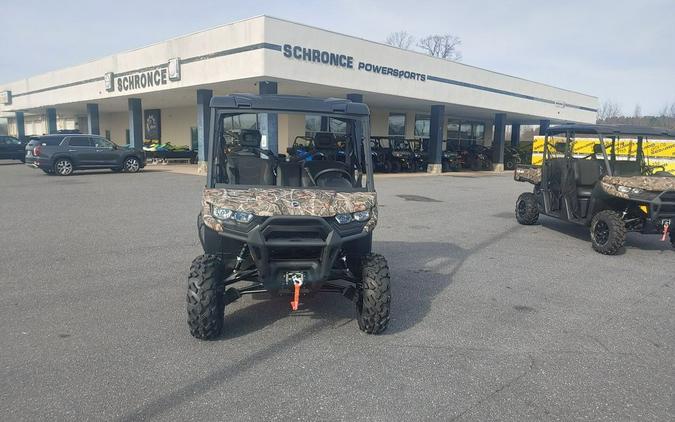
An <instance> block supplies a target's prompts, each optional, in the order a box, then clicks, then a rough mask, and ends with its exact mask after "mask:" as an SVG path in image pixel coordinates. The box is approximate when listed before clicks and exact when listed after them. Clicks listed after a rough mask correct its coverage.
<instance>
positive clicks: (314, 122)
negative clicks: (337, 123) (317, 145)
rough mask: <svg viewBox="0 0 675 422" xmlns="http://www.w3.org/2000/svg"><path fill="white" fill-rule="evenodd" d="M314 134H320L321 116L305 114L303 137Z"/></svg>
mask: <svg viewBox="0 0 675 422" xmlns="http://www.w3.org/2000/svg"><path fill="white" fill-rule="evenodd" d="M316 132H321V116H317V115H315V114H307V115H306V116H305V136H313V135H314V134H315V133H316Z"/></svg>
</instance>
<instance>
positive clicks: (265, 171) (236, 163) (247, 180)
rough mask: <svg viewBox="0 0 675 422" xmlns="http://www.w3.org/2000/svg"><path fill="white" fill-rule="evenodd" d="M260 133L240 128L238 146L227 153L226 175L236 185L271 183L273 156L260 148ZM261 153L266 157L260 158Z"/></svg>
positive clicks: (272, 182)
mask: <svg viewBox="0 0 675 422" xmlns="http://www.w3.org/2000/svg"><path fill="white" fill-rule="evenodd" d="M261 139H262V135H261V134H260V131H258V130H250V129H242V131H241V132H240V133H239V146H237V147H235V148H233V149H232V151H230V152H229V153H228V154H227V166H226V169H227V177H228V180H229V181H230V183H232V184H237V185H273V184H274V157H273V156H272V154H271V153H270V152H269V151H264V150H262V149H260V140H261ZM262 155H265V156H267V158H262Z"/></svg>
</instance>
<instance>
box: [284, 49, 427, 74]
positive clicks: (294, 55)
mask: <svg viewBox="0 0 675 422" xmlns="http://www.w3.org/2000/svg"><path fill="white" fill-rule="evenodd" d="M282 51H283V53H284V56H285V57H288V58H289V59H297V60H302V61H306V62H313V63H322V64H327V65H330V66H336V67H342V68H345V69H354V68H356V69H357V70H363V71H365V72H371V73H379V74H380V75H386V76H392V77H394V78H399V79H411V80H415V81H421V82H425V81H426V80H427V75H426V74H422V73H417V72H411V71H409V70H407V69H399V68H395V67H390V66H381V65H378V64H374V63H368V62H362V61H359V62H356V64H355V63H354V57H352V56H348V55H346V54H340V53H333V52H330V51H325V50H317V49H315V48H307V47H303V46H300V45H290V44H284V46H283V48H282Z"/></svg>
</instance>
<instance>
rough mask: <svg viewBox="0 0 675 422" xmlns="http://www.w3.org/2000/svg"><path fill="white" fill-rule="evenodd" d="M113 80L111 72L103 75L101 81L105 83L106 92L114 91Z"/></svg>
mask: <svg viewBox="0 0 675 422" xmlns="http://www.w3.org/2000/svg"><path fill="white" fill-rule="evenodd" d="M113 79H115V76H114V75H113V73H112V72H107V73H106V74H105V75H103V80H104V81H105V90H106V91H108V92H112V91H114V90H115V84H114V83H113Z"/></svg>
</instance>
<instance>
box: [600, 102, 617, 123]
mask: <svg viewBox="0 0 675 422" xmlns="http://www.w3.org/2000/svg"><path fill="white" fill-rule="evenodd" d="M620 116H621V106H620V105H619V104H618V103H617V102H615V101H612V100H605V101H603V103H602V105H600V109H598V120H607V119H612V118H616V117H620Z"/></svg>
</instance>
